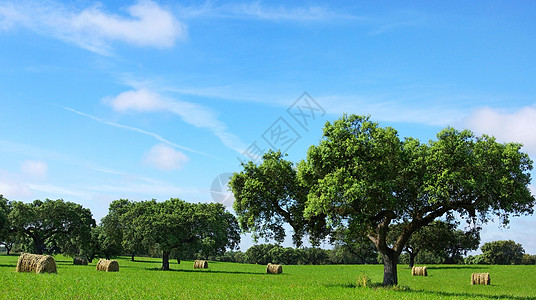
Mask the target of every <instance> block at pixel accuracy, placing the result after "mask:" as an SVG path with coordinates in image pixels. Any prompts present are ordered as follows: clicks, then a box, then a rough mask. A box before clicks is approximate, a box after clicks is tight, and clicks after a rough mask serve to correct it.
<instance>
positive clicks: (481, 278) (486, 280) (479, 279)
mask: <svg viewBox="0 0 536 300" xmlns="http://www.w3.org/2000/svg"><path fill="white" fill-rule="evenodd" d="M475 284H483V285H490V284H491V277H490V276H489V273H473V274H471V285H475Z"/></svg>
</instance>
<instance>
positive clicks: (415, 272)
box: [411, 267, 428, 276]
mask: <svg viewBox="0 0 536 300" xmlns="http://www.w3.org/2000/svg"><path fill="white" fill-rule="evenodd" d="M411 276H428V271H427V270H426V267H413V268H411Z"/></svg>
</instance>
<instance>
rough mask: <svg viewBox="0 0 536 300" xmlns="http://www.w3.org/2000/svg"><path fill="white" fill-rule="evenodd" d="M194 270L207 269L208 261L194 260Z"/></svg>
mask: <svg viewBox="0 0 536 300" xmlns="http://www.w3.org/2000/svg"><path fill="white" fill-rule="evenodd" d="M194 269H208V261H206V260H195V261H194Z"/></svg>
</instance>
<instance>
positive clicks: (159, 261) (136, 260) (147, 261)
mask: <svg viewBox="0 0 536 300" xmlns="http://www.w3.org/2000/svg"><path fill="white" fill-rule="evenodd" d="M129 261H130V262H140V263H148V264H162V261H161V260H139V259H135V260H134V261H131V260H129ZM170 263H171V261H170Z"/></svg>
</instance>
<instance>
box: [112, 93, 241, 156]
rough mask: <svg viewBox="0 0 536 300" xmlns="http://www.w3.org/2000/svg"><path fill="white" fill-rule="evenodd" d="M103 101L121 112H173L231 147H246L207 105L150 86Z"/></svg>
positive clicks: (239, 149)
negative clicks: (179, 99) (164, 92)
mask: <svg viewBox="0 0 536 300" xmlns="http://www.w3.org/2000/svg"><path fill="white" fill-rule="evenodd" d="M104 102H105V103H108V104H109V105H110V106H111V107H112V108H113V109H114V110H115V111H118V112H127V111H136V112H155V111H161V112H171V113H174V114H176V115H178V116H179V117H180V118H181V119H182V120H183V121H184V122H186V123H188V124H190V125H193V126H195V127H198V128H204V129H208V130H210V131H211V132H212V133H213V134H214V135H216V136H217V137H218V138H219V139H220V140H221V141H222V143H223V144H224V145H225V146H227V147H228V148H230V149H233V150H235V151H237V152H239V153H242V152H243V151H244V149H245V145H244V143H243V142H242V141H240V139H239V138H238V137H237V136H235V135H233V134H231V133H229V132H228V131H227V126H226V125H225V124H224V123H223V122H221V121H220V120H219V119H218V116H217V115H216V114H215V113H214V112H213V111H212V110H210V109H208V108H206V107H204V106H201V105H198V104H195V103H191V102H185V101H176V100H172V99H169V98H166V97H164V96H162V95H160V94H158V93H155V92H152V91H149V90H147V89H138V90H133V91H127V92H123V93H121V94H119V95H118V96H117V97H115V98H107V99H105V100H104Z"/></svg>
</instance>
